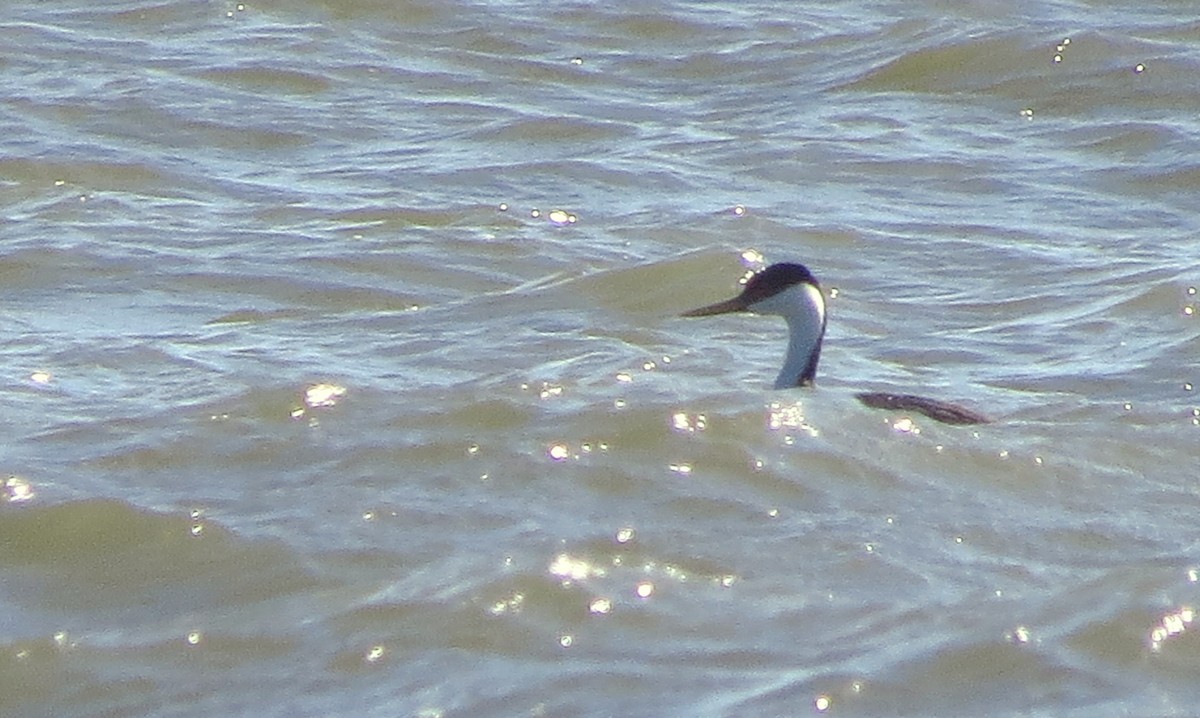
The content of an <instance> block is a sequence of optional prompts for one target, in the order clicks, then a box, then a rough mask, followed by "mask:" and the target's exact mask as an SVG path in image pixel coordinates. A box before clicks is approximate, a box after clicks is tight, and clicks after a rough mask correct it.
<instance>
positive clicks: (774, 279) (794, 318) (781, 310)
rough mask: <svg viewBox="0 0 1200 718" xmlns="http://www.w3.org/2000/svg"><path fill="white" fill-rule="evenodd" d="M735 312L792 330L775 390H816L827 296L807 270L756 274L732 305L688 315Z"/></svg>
mask: <svg viewBox="0 0 1200 718" xmlns="http://www.w3.org/2000/svg"><path fill="white" fill-rule="evenodd" d="M731 312H750V313H752V314H777V315H779V316H781V317H783V318H784V321H786V322H787V325H788V348H787V354H786V356H785V357H784V360H783V369H781V370H780V372H779V376H778V377H776V378H775V388H776V389H789V388H792V387H798V386H811V385H812V384H813V382H814V380H815V379H816V376H817V361H818V360H819V359H820V358H821V341H822V340H823V339H824V338H825V322H826V316H825V295H824V294H822V293H821V285H820V284H818V283H817V278H816V277H814V276H813V274H812V272H810V271H808V267H805V266H804V265H803V264H796V263H791V262H781V263H779V264H772V265H771V266H769V267H767V268H766V269H764V270H762V271H761V272H758V273H757V274H754V275H752V276H751V277H750V279H749V280H748V281H747V282H746V286H745V288H744V289H742V293H741V294H739V295H737V296H736V297H734V298H733V299H727V300H725V301H723V302H717V303H716V304H710V305H708V306H706V307H700V308H699V309H693V310H691V311H690V312H684V313H683V316H685V317H708V316H713V315H716V314H729V313H731ZM855 396H856V397H857V398H858V400H859V401H861V402H862V403H863V404H866V405H867V406H869V407H872V408H876V409H890V410H893V411H916V412H919V413H921V414H924V415H925V416H928V417H929V418H930V419H934V420H936V421H940V422H943V423H946V424H986V423H988V422H990V421H991V419H990V418H988V417H986V416H984V415H983V414H980V413H978V412H976V411H972V410H971V409H968V408H966V407H963V406H959V405H957V404H950V403H948V402H944V401H939V400H937V399H930V398H928V397H923V396H916V395H914V394H889V393H880V392H863V393H858V394H855Z"/></svg>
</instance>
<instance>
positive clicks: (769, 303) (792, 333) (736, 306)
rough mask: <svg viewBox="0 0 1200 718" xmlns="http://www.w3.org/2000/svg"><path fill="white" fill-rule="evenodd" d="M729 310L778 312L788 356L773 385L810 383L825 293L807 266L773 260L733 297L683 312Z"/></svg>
mask: <svg viewBox="0 0 1200 718" xmlns="http://www.w3.org/2000/svg"><path fill="white" fill-rule="evenodd" d="M730 312H751V313H754V314H778V315H779V316H781V317H783V318H784V319H785V320H787V324H788V335H789V336H788V350H787V357H786V358H785V359H784V362H783V370H782V371H780V372H779V377H778V378H776V379H775V388H776V389H786V388H789V387H794V386H807V385H809V384H812V383H813V380H814V379H815V378H816V375H817V360H818V359H820V357H821V340H822V338H823V337H824V336H825V296H824V295H823V294H821V286H820V285H819V284H818V283H817V279H816V277H814V276H813V275H812V272H810V271H808V267H805V266H804V265H803V264H795V263H790V262H783V263H780V264H772V265H771V266H769V267H767V268H766V269H764V270H762V271H761V272H759V273H757V274H755V275H753V276H751V277H750V279H749V280H747V282H746V287H745V289H743V290H742V293H741V294H739V295H737V296H736V297H734V298H733V299H728V300H726V301H724V302H717V303H716V304H710V305H708V306H706V307H700V308H699V309H693V310H692V311H690V312H684V314H683V316H685V317H708V316H712V315H714V314H728V313H730Z"/></svg>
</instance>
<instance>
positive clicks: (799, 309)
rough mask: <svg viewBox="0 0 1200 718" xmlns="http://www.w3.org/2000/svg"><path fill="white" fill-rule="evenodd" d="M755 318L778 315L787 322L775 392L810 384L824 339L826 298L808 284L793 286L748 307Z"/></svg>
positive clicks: (814, 374)
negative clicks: (785, 346)
mask: <svg viewBox="0 0 1200 718" xmlns="http://www.w3.org/2000/svg"><path fill="white" fill-rule="evenodd" d="M750 311H752V312H754V313H755V314H778V315H779V316H781V317H783V318H784V320H786V321H787V325H788V348H787V355H786V356H785V357H784V360H783V369H781V370H780V371H779V376H778V377H776V379H775V388H776V389H790V388H792V387H797V386H805V385H807V384H811V383H812V382H813V380H814V378H815V377H816V374H817V360H818V359H819V358H820V356H821V340H822V339H823V338H824V336H825V297H824V296H822V295H821V290H819V289H817V288H816V287H814V286H813V285H811V284H807V283H802V284H795V285H792V286H790V287H788V288H787V289H785V290H783V291H782V292H779V293H778V294H774V295H772V296H770V297H767V298H766V299H763V300H762V301H759V302H755V303H754V304H752V305H751V306H750Z"/></svg>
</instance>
